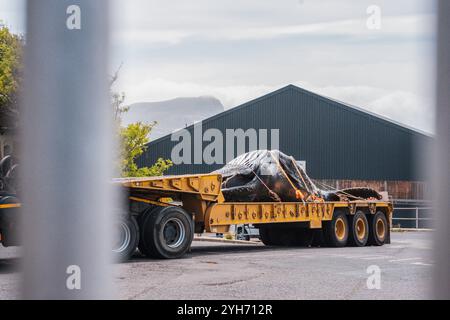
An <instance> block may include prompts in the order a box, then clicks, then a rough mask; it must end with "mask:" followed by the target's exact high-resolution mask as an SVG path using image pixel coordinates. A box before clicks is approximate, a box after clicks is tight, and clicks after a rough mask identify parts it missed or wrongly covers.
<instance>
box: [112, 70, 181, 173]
mask: <svg viewBox="0 0 450 320" xmlns="http://www.w3.org/2000/svg"><path fill="white" fill-rule="evenodd" d="M119 70H120V67H119V69H118V70H117V71H116V72H115V73H114V75H113V77H112V78H111V82H110V87H112V86H113V84H114V83H115V82H116V81H117V79H118V74H119ZM110 91H111V105H112V108H113V117H114V120H115V122H116V126H117V132H118V135H119V142H120V151H119V158H120V160H119V161H118V162H119V171H120V174H121V176H122V177H149V176H161V175H163V174H164V172H165V171H166V170H167V169H169V168H170V167H171V166H172V164H173V163H172V161H170V160H165V159H163V158H159V159H158V160H157V161H156V163H155V164H153V165H152V166H151V167H141V168H138V166H137V164H136V159H137V157H139V156H140V155H141V154H142V153H144V151H145V150H146V149H147V143H149V142H150V138H149V136H150V133H151V131H152V129H153V127H154V126H156V125H157V122H156V121H153V122H152V123H143V122H136V123H131V124H129V125H127V126H126V127H123V126H121V116H122V114H123V113H125V112H128V110H129V107H128V106H125V105H124V101H125V94H124V93H123V92H122V93H117V92H114V91H113V90H112V89H111V90H110Z"/></svg>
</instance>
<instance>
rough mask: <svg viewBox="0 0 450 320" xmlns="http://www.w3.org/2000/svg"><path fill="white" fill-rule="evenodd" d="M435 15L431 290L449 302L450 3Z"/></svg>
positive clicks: (440, 5) (441, 5)
mask: <svg viewBox="0 0 450 320" xmlns="http://www.w3.org/2000/svg"><path fill="white" fill-rule="evenodd" d="M437 12H438V37H437V38H438V45H437V67H436V73H437V79H436V80H437V99H436V120H437V121H436V146H435V150H434V151H435V152H434V159H433V160H434V161H433V168H434V175H433V176H434V191H435V192H434V193H435V195H436V200H437V205H436V210H435V216H436V220H437V221H436V230H437V232H436V236H435V242H434V247H435V249H436V250H435V260H436V268H435V281H434V288H435V294H436V298H439V299H450V245H449V243H450V232H449V230H450V195H449V190H450V90H449V88H450V41H449V40H450V1H448V0H440V1H439V2H438V7H437Z"/></svg>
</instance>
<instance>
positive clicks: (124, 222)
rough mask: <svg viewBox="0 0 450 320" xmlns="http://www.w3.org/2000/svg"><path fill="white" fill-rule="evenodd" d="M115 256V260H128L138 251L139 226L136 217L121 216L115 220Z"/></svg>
mask: <svg viewBox="0 0 450 320" xmlns="http://www.w3.org/2000/svg"><path fill="white" fill-rule="evenodd" d="M115 227H116V233H115V234H114V245H113V249H112V251H113V256H114V261H119V262H121V261H127V260H129V259H130V258H131V256H132V255H133V253H134V252H135V251H136V248H137V245H138V242H139V227H138V224H137V222H136V219H135V218H134V217H129V216H121V217H118V218H117V219H116V221H115Z"/></svg>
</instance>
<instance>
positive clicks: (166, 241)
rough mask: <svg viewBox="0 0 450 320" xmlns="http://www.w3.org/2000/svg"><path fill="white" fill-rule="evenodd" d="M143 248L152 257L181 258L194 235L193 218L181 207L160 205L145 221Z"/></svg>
mask: <svg viewBox="0 0 450 320" xmlns="http://www.w3.org/2000/svg"><path fill="white" fill-rule="evenodd" d="M142 235H143V240H144V246H143V250H144V253H145V255H146V256H148V257H152V258H164V259H173V258H180V257H181V256H182V255H184V254H185V253H186V251H188V250H189V248H190V246H191V243H192V239H193V237H194V227H193V222H192V218H191V217H190V216H189V214H188V213H187V212H186V211H185V210H183V209H182V208H180V207H173V206H170V207H158V208H156V209H155V210H154V211H152V212H151V214H148V215H147V217H146V218H145V221H144V223H143V229H142Z"/></svg>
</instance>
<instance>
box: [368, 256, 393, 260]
mask: <svg viewBox="0 0 450 320" xmlns="http://www.w3.org/2000/svg"><path fill="white" fill-rule="evenodd" d="M387 258H392V256H372V257H367V258H361V259H362V260H377V259H387Z"/></svg>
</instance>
